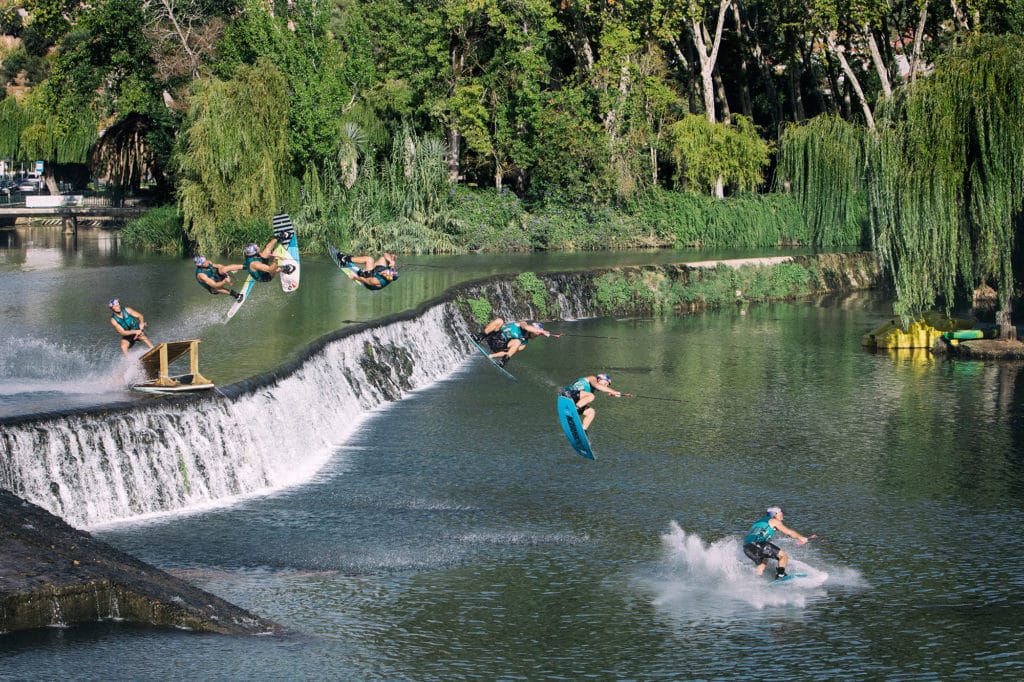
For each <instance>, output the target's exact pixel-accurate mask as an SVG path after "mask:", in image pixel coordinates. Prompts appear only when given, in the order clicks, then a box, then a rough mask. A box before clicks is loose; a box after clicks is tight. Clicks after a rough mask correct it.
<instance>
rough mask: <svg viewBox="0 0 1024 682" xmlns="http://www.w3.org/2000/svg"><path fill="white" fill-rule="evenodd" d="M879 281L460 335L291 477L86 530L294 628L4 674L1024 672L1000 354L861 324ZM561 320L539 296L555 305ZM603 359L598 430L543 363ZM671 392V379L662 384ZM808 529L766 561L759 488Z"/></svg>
mask: <svg viewBox="0 0 1024 682" xmlns="http://www.w3.org/2000/svg"><path fill="white" fill-rule="evenodd" d="M888 313H889V309H888V307H887V305H886V303H885V302H884V301H880V300H878V299H877V298H875V297H872V296H866V295H863V296H856V297H851V298H846V299H842V300H836V301H816V302H802V303H793V304H780V305H766V306H754V307H751V308H749V310H747V311H745V312H743V311H739V310H735V309H728V310H725V311H722V312H716V313H709V314H704V315H695V316H689V317H678V318H668V319H659V320H644V319H629V320H611V319H599V320H588V321H582V322H578V323H571V324H569V323H566V324H562V325H560V328H561V330H562V331H564V332H566V336H564V337H563V338H561V339H557V340H555V339H545V340H538V341H536V342H535V343H532V344H531V346H530V348H529V349H528V350H527V351H526V352H524V353H523V354H521V355H520V356H518V357H516V358H515V360H514V362H513V363H510V365H509V369H510V370H512V371H513V372H514V373H515V374H517V376H518V377H519V382H518V383H511V382H509V381H507V380H506V379H505V378H503V377H502V376H501V375H500V374H499V373H498V372H496V371H495V370H494V369H493V368H492V367H490V366H488V365H487V364H486V363H485V362H484V361H483V360H482V359H479V360H477V359H473V360H470V361H468V362H467V364H466V365H464V366H462V367H461V368H459V370H458V371H457V372H456V373H455V374H454V375H453V376H452V377H451V378H450V379H449V380H446V381H443V382H440V383H438V384H437V385H435V386H433V387H431V388H428V389H426V390H422V391H419V392H417V393H416V394H415V395H413V396H412V397H410V398H409V399H407V400H404V401H402V402H400V403H397V404H394V405H392V406H390V407H388V408H386V409H384V410H381V411H379V412H377V413H376V414H375V415H374V416H373V417H372V418H371V419H370V420H369V421H367V422H366V423H365V425H364V426H363V427H362V428H361V429H360V431H359V432H358V434H357V435H356V436H355V437H354V438H352V439H351V440H350V441H349V442H347V443H346V444H345V445H344V446H342V447H340V448H339V449H338V450H337V452H336V453H335V455H334V457H333V459H332V460H331V461H330V462H329V464H328V466H327V467H326V468H325V470H323V471H322V473H321V474H320V475H319V476H318V477H317V478H316V479H315V480H314V481H312V482H311V483H309V484H307V485H304V486H302V487H299V488H295V489H290V490H286V491H282V492H279V493H277V494H275V495H272V496H269V497H265V498H259V499H252V500H248V501H245V502H243V503H240V504H238V505H236V506H233V507H230V508H224V509H218V510H212V511H206V512H202V513H198V512H197V513H194V514H191V515H179V516H175V517H169V518H165V519H162V520H160V521H153V522H148V523H145V524H136V525H128V526H122V527H117V528H108V529H106V530H103V531H100V532H99V533H98V534H99V535H100V537H102V538H103V539H105V540H107V541H109V542H112V543H113V544H115V545H116V546H118V547H120V548H122V549H125V550H127V551H129V552H132V553H133V554H135V555H137V556H139V557H140V558H142V559H144V560H146V561H150V562H152V563H154V564H156V565H158V566H160V567H163V568H167V569H170V570H172V571H174V572H176V573H178V574H180V575H182V576H184V577H186V578H188V579H190V580H192V581H193V582H195V583H197V584H199V585H200V586H202V587H205V588H207V589H209V590H211V591H213V592H215V593H217V594H218V595H220V596H223V597H225V598H227V599H229V600H231V601H233V602H235V603H237V604H240V605H242V606H244V607H247V608H249V609H252V610H253V611H256V612H258V613H260V614H262V615H265V616H267V617H270V618H272V619H274V620H276V621H278V622H280V623H282V624H284V625H285V626H286V627H288V628H289V630H290V634H289V635H286V636H282V637H256V638H227V637H213V636H197V635H191V634H188V633H166V632H157V631H151V630H146V629H140V628H134V627H129V626H119V625H116V624H98V625H97V626H95V627H78V628H71V629H63V630H52V631H47V632H42V633H39V632H36V633H28V634H22V635H7V636H4V637H3V638H0V670H2V671H3V672H2V673H0V676H10V677H11V678H12V679H37V678H40V677H42V678H54V679H55V678H58V677H74V678H76V679H97V680H98V679H139V678H147V679H182V678H203V679H282V680H283V679H388V680H392V679H409V680H451V679H487V680H491V679H494V680H497V679H501V680H512V679H531V680H532V679H573V680H575V679H635V680H655V679H670V680H680V679H751V678H753V679H819V680H833V679H850V680H863V679H914V680H916V679H924V680H933V679H934V680H947V679H967V680H977V679H986V680H987V679H1007V680H1010V679H1014V680H1015V679H1019V678H1020V677H1021V675H1022V673H1024V635H1022V628H1021V625H1022V621H1024V618H1022V616H1021V615H1020V614H1021V606H1022V598H1021V596H1020V595H1021V590H1022V587H1024V578H1022V572H1021V568H1020V561H1019V552H1018V551H1017V542H1016V540H1017V537H1018V535H1019V528H1020V527H1021V526H1022V525H1024V474H1022V470H1021V464H1022V462H1021V460H1022V454H1021V453H1022V452H1024V449H1022V439H1024V428H1022V424H1024V420H1022V419H1021V415H1022V396H1024V393H1022V390H1024V386H1022V376H1021V373H1020V368H1019V367H1017V366H1009V365H1002V366H1000V365H994V364H984V363H961V362H957V363H954V362H942V361H938V360H934V359H932V358H930V357H929V356H927V355H918V356H913V357H910V356H889V355H870V354H866V353H864V352H863V351H862V350H861V349H860V346H859V341H860V337H861V335H862V334H863V333H865V332H866V331H869V330H871V329H872V328H874V327H875V326H877V325H878V324H879V323H880V322H882V321H884V320H885V319H887V317H888ZM552 326H554V325H552ZM597 371H608V372H610V373H611V375H612V378H613V380H614V384H615V386H616V387H617V388H620V389H621V390H625V391H630V392H634V393H637V394H640V395H644V396H651V397H661V398H671V399H672V400H653V399H649V398H634V399H625V398H624V399H618V400H617V399H614V398H610V397H607V396H600V397H598V399H597V402H596V407H597V410H598V414H597V419H596V421H595V422H594V425H593V427H592V428H591V436H592V440H593V444H594V448H595V451H596V452H597V455H598V460H597V461H596V462H588V461H585V460H583V459H580V458H578V457H576V456H575V455H574V454H572V451H571V450H570V449H569V446H568V444H567V443H566V442H565V439H564V437H563V436H562V433H561V431H560V429H559V428H558V425H557V421H556V416H555V408H554V393H555V391H556V389H557V388H558V387H559V386H560V385H562V384H564V383H566V382H568V381H570V380H571V379H573V378H575V377H576V376H578V375H579V374H581V373H592V372H597ZM677 401H678V402H677ZM769 504H781V505H783V506H784V507H785V508H786V510H787V514H786V521H787V523H789V524H790V525H791V526H793V527H794V528H796V529H798V530H799V531H800V532H802V533H804V534H811V533H816V534H817V535H818V536H819V538H818V540H816V541H814V542H812V543H810V544H809V545H807V546H804V547H796V546H795V545H794V544H793V543H792V542H789V541H787V540H783V541H781V542H780V544H781V545H783V547H784V548H785V549H787V550H788V551H790V553H791V555H792V556H793V559H794V563H795V565H796V566H797V567H799V568H801V569H802V570H804V571H806V572H808V573H809V574H810V576H811V578H810V579H808V580H807V581H805V582H804V583H799V582H797V583H794V584H792V585H787V586H773V585H771V584H770V583H769V582H767V581H763V580H762V581H758V580H756V579H755V578H754V577H753V576H752V574H751V566H750V565H749V563H747V560H746V559H744V558H743V557H742V554H741V550H740V544H739V543H740V541H741V540H742V537H743V535H744V534H745V532H746V530H747V528H748V527H749V525H750V523H751V522H753V521H754V520H756V519H757V518H758V517H759V516H760V514H761V512H762V511H763V509H764V508H765V506H767V505H769Z"/></svg>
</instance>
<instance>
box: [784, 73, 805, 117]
mask: <svg viewBox="0 0 1024 682" xmlns="http://www.w3.org/2000/svg"><path fill="white" fill-rule="evenodd" d="M802 68H803V66H802V64H801V62H800V60H799V59H794V60H792V61H790V62H789V65H788V66H787V68H786V72H787V76H789V100H790V101H791V102H792V103H793V120H794V121H796V122H797V123H802V122H804V121H806V120H807V112H806V111H804V97H803V91H802V89H801V88H800V71H801V69H802Z"/></svg>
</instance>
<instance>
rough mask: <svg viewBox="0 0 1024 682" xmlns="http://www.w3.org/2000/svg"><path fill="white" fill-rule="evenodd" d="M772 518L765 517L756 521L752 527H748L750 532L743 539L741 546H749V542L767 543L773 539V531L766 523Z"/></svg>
mask: <svg viewBox="0 0 1024 682" xmlns="http://www.w3.org/2000/svg"><path fill="white" fill-rule="evenodd" d="M771 518H772V517H770V516H765V517H764V518H762V519H759V520H757V521H756V522H755V523H754V525H753V526H751V527H750V532H749V533H747V537H746V538H744V539H743V544H744V545H746V544H750V543H751V542H768V541H769V540H771V539H772V538H773V537H775V529H774V528H772V527H771V524H769V523H768V522H769V521H770V520H771Z"/></svg>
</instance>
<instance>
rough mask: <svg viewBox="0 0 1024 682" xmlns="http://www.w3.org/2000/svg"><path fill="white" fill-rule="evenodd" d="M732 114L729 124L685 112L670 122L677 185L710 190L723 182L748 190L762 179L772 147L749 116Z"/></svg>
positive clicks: (752, 188)
mask: <svg viewBox="0 0 1024 682" xmlns="http://www.w3.org/2000/svg"><path fill="white" fill-rule="evenodd" d="M733 118H734V119H735V123H734V124H733V125H728V124H725V123H711V122H710V121H708V120H707V117H705V116H700V115H697V114H687V115H686V116H684V117H683V118H682V119H680V120H679V121H677V122H676V123H674V124H672V126H670V129H669V130H670V144H671V153H672V159H673V161H674V163H675V165H676V184H677V186H679V187H682V188H685V189H688V190H689V191H691V192H695V193H704V194H711V193H715V192H717V191H718V188H719V187H721V186H722V185H723V184H725V185H728V186H731V187H734V188H735V189H736V190H737V191H741V192H750V191H754V190H756V189H757V188H758V187H759V186H760V185H761V184H762V183H763V182H764V177H763V175H762V172H763V170H764V168H765V167H766V166H767V165H768V153H769V151H770V149H771V148H770V146H769V145H768V144H767V143H766V142H765V141H764V140H762V139H761V137H760V136H759V135H758V133H757V129H756V127H755V126H754V124H753V122H752V121H750V119H748V118H746V117H745V116H742V115H740V114H734V115H733Z"/></svg>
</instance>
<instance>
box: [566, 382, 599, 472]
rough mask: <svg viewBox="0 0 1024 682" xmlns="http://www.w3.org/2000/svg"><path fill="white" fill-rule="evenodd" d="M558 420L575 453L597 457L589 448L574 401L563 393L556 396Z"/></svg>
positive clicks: (585, 456) (589, 457)
mask: <svg viewBox="0 0 1024 682" xmlns="http://www.w3.org/2000/svg"><path fill="white" fill-rule="evenodd" d="M558 421H560V422H561V423H562V431H564V432H565V437H566V438H568V439H569V445H571V446H572V449H573V450H575V451H576V454H577V455H579V456H580V457H584V458H586V459H597V458H596V457H594V452H593V450H591V449H590V439H588V438H587V432H586V431H584V430H583V422H581V421H580V415H579V412H578V411H577V410H576V403H574V402H573V401H572V398H567V397H566V396H564V395H560V396H558Z"/></svg>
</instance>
